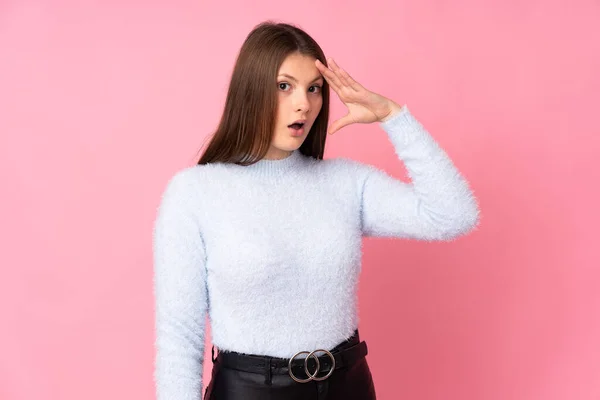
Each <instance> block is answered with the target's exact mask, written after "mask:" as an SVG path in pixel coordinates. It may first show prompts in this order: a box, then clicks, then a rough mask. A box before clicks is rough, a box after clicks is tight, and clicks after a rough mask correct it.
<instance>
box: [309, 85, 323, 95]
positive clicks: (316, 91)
mask: <svg viewBox="0 0 600 400" xmlns="http://www.w3.org/2000/svg"><path fill="white" fill-rule="evenodd" d="M311 88H314V89H315V90H313V91H312V93H319V92H320V91H321V86H319V85H314V86H311Z"/></svg>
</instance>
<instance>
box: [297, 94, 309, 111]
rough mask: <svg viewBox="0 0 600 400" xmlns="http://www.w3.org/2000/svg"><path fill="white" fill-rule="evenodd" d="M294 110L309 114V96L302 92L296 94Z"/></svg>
mask: <svg viewBox="0 0 600 400" xmlns="http://www.w3.org/2000/svg"><path fill="white" fill-rule="evenodd" d="M294 109H295V110H296V111H303V112H308V111H309V109H310V102H309V101H308V96H307V94H306V93H302V92H301V91H298V92H296V96H295V98H294Z"/></svg>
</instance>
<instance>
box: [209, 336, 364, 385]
mask: <svg viewBox="0 0 600 400" xmlns="http://www.w3.org/2000/svg"><path fill="white" fill-rule="evenodd" d="M354 339H355V340H354V343H353V342H347V343H346V342H344V343H342V344H340V345H338V346H336V347H335V348H334V349H333V350H331V351H328V350H325V349H317V350H314V351H312V352H309V351H299V352H298V353H296V354H295V355H294V356H293V357H291V358H277V357H268V356H258V355H248V354H242V353H237V352H229V351H223V352H221V351H219V353H218V355H217V357H216V359H215V358H214V357H213V362H216V363H220V364H221V365H223V366H224V367H227V368H231V369H235V370H238V371H244V372H253V373H259V374H265V382H267V383H270V382H271V374H275V375H284V374H288V375H290V377H291V378H292V379H293V380H295V381H296V382H299V383H306V382H310V381H313V380H315V381H322V380H325V379H327V378H328V377H329V376H330V375H331V374H332V373H333V371H334V370H337V369H340V368H344V367H348V366H350V365H352V364H354V363H355V362H357V361H359V360H360V359H362V358H363V357H365V356H366V355H367V354H368V348H367V343H366V342H365V341H362V342H358V340H357V339H358V336H355V337H354ZM213 353H214V348H213ZM318 353H325V354H321V355H319V354H318ZM302 354H306V355H307V356H306V357H302V358H298V356H300V355H302ZM290 367H291V368H290ZM332 367H333V368H332Z"/></svg>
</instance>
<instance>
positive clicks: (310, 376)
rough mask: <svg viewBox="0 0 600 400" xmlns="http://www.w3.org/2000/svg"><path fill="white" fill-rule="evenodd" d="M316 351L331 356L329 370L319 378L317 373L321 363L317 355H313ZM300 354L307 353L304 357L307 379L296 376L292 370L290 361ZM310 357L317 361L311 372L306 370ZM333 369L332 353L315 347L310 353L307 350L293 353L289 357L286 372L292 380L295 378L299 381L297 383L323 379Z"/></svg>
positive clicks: (327, 376)
mask: <svg viewBox="0 0 600 400" xmlns="http://www.w3.org/2000/svg"><path fill="white" fill-rule="evenodd" d="M318 351H323V352H325V353H326V354H327V355H328V356H329V357H330V358H331V369H330V370H329V372H328V373H327V375H325V376H323V377H320V378H319V377H317V375H318V374H319V370H320V369H321V363H320V362H319V357H317V356H316V355H315V353H316V352H318ZM300 354H308V355H307V356H306V358H305V359H304V371H305V372H306V375H307V376H308V378H307V379H301V378H298V377H297V376H295V375H294V373H293V372H292V361H294V359H295V358H296V357H297V356H299V355H300ZM311 357H312V358H314V359H315V361H316V362H317V369H316V370H315V372H314V373H311V372H310V371H309V370H308V360H309V359H310V358H311ZM334 369H335V358H334V357H333V354H331V353H330V352H329V351H327V350H324V349H317V350H315V351H311V352H310V353H309V352H308V351H299V352H297V353H296V354H294V356H293V357H292V358H290V362H289V363H288V373H289V374H290V376H291V377H292V379H293V380H295V381H296V382H299V383H306V382H310V381H324V380H325V379H327V378H329V377H330V376H331V374H333V370H334Z"/></svg>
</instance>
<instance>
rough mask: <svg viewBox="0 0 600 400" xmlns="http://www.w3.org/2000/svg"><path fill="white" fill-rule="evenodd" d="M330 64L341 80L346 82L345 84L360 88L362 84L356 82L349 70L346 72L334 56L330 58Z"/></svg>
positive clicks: (356, 88)
mask: <svg viewBox="0 0 600 400" xmlns="http://www.w3.org/2000/svg"><path fill="white" fill-rule="evenodd" d="M329 64H331V67H332V70H333V72H334V73H335V74H336V75H337V76H339V78H340V80H341V81H342V82H343V83H344V85H345V86H348V87H350V88H352V89H354V90H356V91H358V90H360V89H361V88H362V86H361V85H360V83H358V82H356V81H355V80H354V79H353V78H352V77H351V76H350V74H348V72H346V71H345V70H344V69H343V68H341V67H340V66H339V65H338V64H337V63H336V62H335V60H334V59H333V58H330V59H329Z"/></svg>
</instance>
